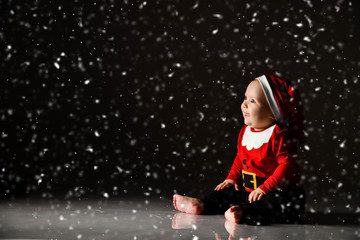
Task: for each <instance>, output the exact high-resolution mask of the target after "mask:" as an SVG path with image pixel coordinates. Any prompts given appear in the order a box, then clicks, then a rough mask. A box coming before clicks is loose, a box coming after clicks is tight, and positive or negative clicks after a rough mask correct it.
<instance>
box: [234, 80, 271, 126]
mask: <svg viewBox="0 0 360 240" xmlns="http://www.w3.org/2000/svg"><path fill="white" fill-rule="evenodd" d="M241 110H242V113H243V116H244V122H245V124H246V125H248V126H250V127H252V128H254V129H255V130H257V131H259V130H263V129H266V128H267V127H269V126H271V125H273V124H274V123H275V117H274V115H273V113H272V111H271V109H270V106H269V104H268V102H267V100H266V97H265V93H264V91H263V89H262V87H261V85H260V83H259V81H258V80H255V81H252V82H251V83H250V84H249V85H248V87H247V89H246V92H245V98H244V101H243V103H242V104H241Z"/></svg>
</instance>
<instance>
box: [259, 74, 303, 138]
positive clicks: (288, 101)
mask: <svg viewBox="0 0 360 240" xmlns="http://www.w3.org/2000/svg"><path fill="white" fill-rule="evenodd" d="M256 79H257V80H258V81H259V82H260V85H261V87H262V89H263V90H264V93H265V97H266V99H267V102H268V103H269V105H270V108H271V111H272V112H273V114H274V116H275V119H276V121H277V122H279V123H282V124H285V125H287V126H288V127H289V130H290V132H291V133H292V135H293V137H295V138H297V139H298V140H299V142H300V144H303V143H304V141H305V124H304V114H303V108H302V101H301V98H300V94H299V92H298V91H297V89H295V88H294V87H293V85H292V84H291V82H290V80H288V79H286V78H283V77H280V76H276V75H262V76H260V77H257V78H256Z"/></svg>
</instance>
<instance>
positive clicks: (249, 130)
mask: <svg viewBox="0 0 360 240" xmlns="http://www.w3.org/2000/svg"><path fill="white" fill-rule="evenodd" d="M241 110H242V114H243V117H244V123H245V126H244V127H243V128H242V129H241V131H240V134H239V138H238V144H237V146H238V147H237V148H238V152H237V154H236V158H235V160H234V163H233V165H232V167H231V170H230V173H229V174H228V176H227V178H226V179H225V180H224V181H223V182H222V183H220V184H219V185H217V186H216V187H215V189H214V191H213V192H212V193H211V194H209V195H208V196H206V197H204V198H192V197H186V196H181V195H178V194H175V195H174V196H173V204H174V207H175V209H177V210H179V211H181V212H185V213H190V214H223V213H224V212H225V218H226V219H227V220H229V221H231V222H234V223H247V224H266V223H270V222H278V223H294V222H301V217H302V214H303V212H304V209H305V193H304V191H303V189H302V188H301V186H300V176H299V167H298V163H297V160H298V156H297V147H298V145H300V144H302V143H303V141H304V139H305V136H304V118H303V113H302V106H301V99H300V96H299V93H298V91H297V90H296V89H294V88H293V86H292V85H291V83H290V81H289V80H287V79H285V78H283V77H279V76H272V75H262V76H260V77H258V78H256V79H255V80H253V81H252V82H250V84H249V85H248V87H247V89H246V92H245V98H244V101H243V103H242V104H241Z"/></svg>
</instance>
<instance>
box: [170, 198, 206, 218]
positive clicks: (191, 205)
mask: <svg viewBox="0 0 360 240" xmlns="http://www.w3.org/2000/svg"><path fill="white" fill-rule="evenodd" d="M173 204H174V207H175V209H177V210H179V211H181V212H185V213H190V214H196V215H199V214H201V213H202V212H203V211H204V206H203V204H202V202H201V201H200V200H199V199H197V198H191V197H185V196H181V195H179V194H175V195H174V197H173Z"/></svg>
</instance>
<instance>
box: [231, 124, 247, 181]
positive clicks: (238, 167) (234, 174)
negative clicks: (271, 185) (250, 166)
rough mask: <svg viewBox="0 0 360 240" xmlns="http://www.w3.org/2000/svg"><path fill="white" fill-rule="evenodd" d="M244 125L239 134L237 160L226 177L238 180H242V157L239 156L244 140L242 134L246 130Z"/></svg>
mask: <svg viewBox="0 0 360 240" xmlns="http://www.w3.org/2000/svg"><path fill="white" fill-rule="evenodd" d="M245 127H246V126H244V127H243V128H242V129H241V131H240V134H239V138H238V141H237V154H236V157H235V160H234V162H233V165H232V167H231V170H230V173H229V174H228V176H227V177H226V179H232V180H235V181H236V182H241V181H242V175H241V174H242V163H241V159H240V158H239V151H240V144H241V140H242V136H243V134H244V130H245Z"/></svg>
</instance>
